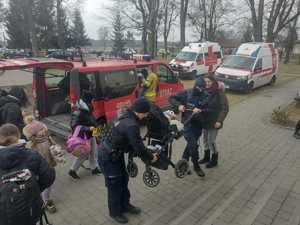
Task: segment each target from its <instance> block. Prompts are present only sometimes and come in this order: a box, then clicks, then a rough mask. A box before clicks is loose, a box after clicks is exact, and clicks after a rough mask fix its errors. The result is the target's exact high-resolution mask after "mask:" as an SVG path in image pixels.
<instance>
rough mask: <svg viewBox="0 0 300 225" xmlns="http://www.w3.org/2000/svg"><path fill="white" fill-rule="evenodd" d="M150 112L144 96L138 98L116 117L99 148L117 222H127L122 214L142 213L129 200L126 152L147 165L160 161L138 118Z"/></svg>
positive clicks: (111, 214) (110, 206) (114, 217)
mask: <svg viewBox="0 0 300 225" xmlns="http://www.w3.org/2000/svg"><path fill="white" fill-rule="evenodd" d="M149 111H150V104H149V102H148V101H147V100H145V99H144V98H140V99H137V100H136V101H135V103H134V104H133V105H132V107H131V108H129V109H128V110H126V111H125V112H124V113H122V114H121V115H119V116H117V118H115V120H114V121H113V123H112V125H111V130H110V133H109V135H108V136H107V137H106V138H105V139H104V142H103V143H102V146H101V147H100V149H99V163H100V166H101V170H102V172H103V175H104V177H105V185H106V187H107V194H108V208H109V214H110V216H111V217H112V218H113V219H114V220H115V221H117V222H118V223H127V222H128V219H127V218H126V217H125V216H124V215H123V213H125V212H127V213H131V214H139V213H140V211H141V210H140V209H139V208H138V207H135V206H133V205H132V204H131V203H130V192H129V189H128V181H129V179H128V173H127V170H126V166H125V159H124V153H128V152H132V151H133V152H134V153H135V154H137V156H138V157H140V158H141V159H142V161H144V162H145V163H146V164H149V163H154V162H156V161H157V156H156V155H153V154H152V153H151V152H150V151H149V150H147V149H146V147H145V146H144V143H143V140H142V138H141V135H140V128H139V121H140V120H142V119H144V118H146V117H147V115H148V113H149Z"/></svg>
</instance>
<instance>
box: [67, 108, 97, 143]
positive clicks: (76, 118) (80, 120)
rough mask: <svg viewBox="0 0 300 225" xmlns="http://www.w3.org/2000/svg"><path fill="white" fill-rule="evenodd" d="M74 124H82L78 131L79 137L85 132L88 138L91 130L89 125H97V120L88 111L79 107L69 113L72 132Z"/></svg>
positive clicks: (90, 135)
mask: <svg viewBox="0 0 300 225" xmlns="http://www.w3.org/2000/svg"><path fill="white" fill-rule="evenodd" d="M76 126H82V127H81V130H80V133H79V136H80V137H82V138H83V137H84V134H86V135H87V137H88V138H91V137H92V131H91V130H90V127H97V121H96V119H95V117H94V116H93V115H92V114H91V113H90V112H89V111H87V110H84V109H79V110H76V111H75V112H73V113H72V115H71V128H72V132H74V130H75V128H76Z"/></svg>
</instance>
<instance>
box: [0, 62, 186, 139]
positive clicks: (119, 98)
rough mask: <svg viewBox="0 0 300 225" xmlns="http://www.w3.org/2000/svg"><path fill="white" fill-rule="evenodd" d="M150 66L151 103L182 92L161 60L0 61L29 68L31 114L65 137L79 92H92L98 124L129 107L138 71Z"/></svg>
mask: <svg viewBox="0 0 300 225" xmlns="http://www.w3.org/2000/svg"><path fill="white" fill-rule="evenodd" d="M149 66H152V67H153V68H154V70H155V71H156V73H157V75H158V78H159V82H158V88H157V98H156V104H157V105H158V106H160V107H167V106H168V97H169V96H171V95H173V94H175V93H177V92H179V91H182V90H183V89H184V87H183V84H182V83H181V82H180V81H179V80H178V76H177V75H176V74H174V72H173V71H172V70H171V69H170V68H169V66H168V65H167V64H166V63H165V62H163V61H156V60H104V59H102V60H99V59H97V60H96V59H95V60H89V61H87V62H84V63H82V62H67V61H59V60H55V61H46V62H41V61H36V60H32V59H19V60H0V70H28V69H32V71H33V98H34V114H35V116H36V117H37V118H39V119H40V120H42V121H43V122H45V123H46V124H47V125H48V127H49V130H50V131H51V132H53V133H54V134H56V135H59V136H63V137H66V136H67V135H68V134H69V132H70V128H69V122H70V112H71V110H72V107H73V106H76V103H77V101H78V99H79V97H80V96H81V93H82V92H84V91H88V92H89V93H92V94H93V100H92V104H93V108H94V112H93V114H94V116H95V117H96V118H97V120H98V121H99V125H100V124H106V123H109V122H110V121H111V119H112V117H113V115H114V114H115V112H116V111H117V110H118V109H121V108H126V107H129V106H130V105H131V104H132V102H133V101H134V99H135V98H137V97H138V93H139V85H138V77H137V74H138V73H139V72H140V71H141V70H142V69H147V68H148V67H149Z"/></svg>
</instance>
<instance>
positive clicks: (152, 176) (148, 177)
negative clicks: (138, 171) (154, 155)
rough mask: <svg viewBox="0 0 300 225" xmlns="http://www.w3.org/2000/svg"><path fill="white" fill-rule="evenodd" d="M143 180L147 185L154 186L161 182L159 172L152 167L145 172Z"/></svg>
mask: <svg viewBox="0 0 300 225" xmlns="http://www.w3.org/2000/svg"><path fill="white" fill-rule="evenodd" d="M143 181H144V183H145V184H146V186H148V187H151V188H154V187H156V186H157V185H158V184H159V183H160V177H159V174H158V173H157V172H156V171H155V170H153V169H151V168H150V167H149V168H147V170H146V171H145V172H144V173H143Z"/></svg>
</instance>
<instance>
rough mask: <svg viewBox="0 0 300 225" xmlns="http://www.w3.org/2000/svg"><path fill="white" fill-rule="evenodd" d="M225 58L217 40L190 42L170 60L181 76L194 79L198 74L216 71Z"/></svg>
mask: <svg viewBox="0 0 300 225" xmlns="http://www.w3.org/2000/svg"><path fill="white" fill-rule="evenodd" d="M222 60H223V53H222V49H221V46H220V45H219V44H218V43H216V42H204V43H190V44H189V45H188V46H185V47H184V48H183V49H182V50H181V52H179V53H178V55H177V56H176V57H175V58H174V59H172V60H171V61H170V63H169V64H170V66H171V68H172V69H173V70H175V71H177V72H179V76H180V78H189V79H194V78H195V77H196V76H200V75H204V74H208V73H209V72H213V71H215V69H216V68H217V67H218V66H219V65H220V64H221V62H222Z"/></svg>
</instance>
